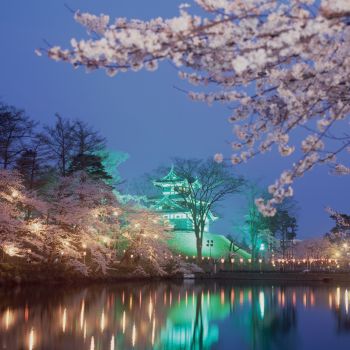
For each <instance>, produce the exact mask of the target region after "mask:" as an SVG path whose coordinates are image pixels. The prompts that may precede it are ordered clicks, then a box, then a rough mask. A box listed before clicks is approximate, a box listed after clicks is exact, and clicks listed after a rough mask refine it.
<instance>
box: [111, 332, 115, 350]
mask: <svg viewBox="0 0 350 350" xmlns="http://www.w3.org/2000/svg"><path fill="white" fill-rule="evenodd" d="M114 342H115V341H114V335H112V338H111V350H114Z"/></svg>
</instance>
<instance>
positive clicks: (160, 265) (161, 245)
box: [122, 207, 176, 276]
mask: <svg viewBox="0 0 350 350" xmlns="http://www.w3.org/2000/svg"><path fill="white" fill-rule="evenodd" d="M167 230H169V227H168V225H167V224H166V223H165V222H164V221H163V220H162V218H161V217H159V215H157V214H156V213H154V212H152V211H150V210H148V209H144V208H136V207H132V208H128V209H126V222H125V225H124V227H123V229H122V237H123V238H124V239H126V241H127V249H126V251H125V254H124V255H123V258H122V263H124V264H127V265H131V266H133V267H134V269H135V273H137V274H138V275H142V276H148V275H153V276H164V275H166V274H167V273H168V272H167V271H166V268H167V266H168V265H169V264H171V262H172V261H173V260H176V259H175V258H174V257H173V255H172V253H171V252H170V250H169V248H168V246H167V242H166V240H167V238H168V234H167Z"/></svg>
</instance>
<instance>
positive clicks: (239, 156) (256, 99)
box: [44, 0, 350, 215]
mask: <svg viewBox="0 0 350 350" xmlns="http://www.w3.org/2000/svg"><path fill="white" fill-rule="evenodd" d="M195 2H196V4H197V5H199V6H200V7H201V8H202V10H204V11H206V13H207V15H206V16H199V15H195V14H193V12H194V11H192V8H191V7H190V6H189V5H188V4H184V5H182V6H181V7H180V14H179V15H178V16H177V17H174V18H171V19H163V18H156V19H153V20H150V21H141V20H127V19H125V18H118V19H116V20H115V21H114V22H110V20H109V18H108V16H105V15H101V16H94V15H91V14H88V13H77V14H76V20H77V21H78V22H79V23H81V24H82V25H84V26H86V28H87V30H88V32H90V33H91V32H93V33H94V34H97V35H98V37H97V38H96V37H95V36H94V37H93V36H91V37H90V38H89V39H88V40H76V39H72V41H71V44H72V48H71V49H68V50H67V49H62V48H60V47H52V48H49V49H48V50H46V51H47V54H48V56H49V57H50V58H52V59H54V60H60V61H66V62H68V63H70V64H72V65H73V66H75V67H79V66H85V67H86V69H87V70H89V71H90V70H93V69H99V68H102V69H105V70H106V72H107V74H108V75H110V76H114V75H115V74H116V73H118V72H124V71H128V70H134V71H137V70H139V69H141V68H143V67H145V68H146V69H148V70H155V69H156V68H157V66H158V62H159V61H163V60H165V59H168V60H170V61H172V62H173V64H174V65H175V66H176V67H179V69H181V68H183V71H181V72H180V77H181V78H182V79H186V80H188V81H189V83H191V84H193V85H195V86H198V85H201V86H205V87H207V86H212V90H211V91H210V92H200V91H199V92H198V91H191V92H189V96H190V98H192V99H193V100H195V101H204V102H207V103H208V104H212V103H213V102H221V103H227V104H228V105H229V106H230V107H231V108H232V110H233V113H232V115H231V116H230V117H229V121H230V123H233V124H234V128H233V133H234V136H233V137H234V141H233V143H232V147H233V155H232V156H231V161H232V163H233V164H239V163H242V162H246V161H248V160H250V159H252V158H254V157H255V156H256V155H258V154H261V153H264V152H267V151H270V150H271V149H273V148H274V147H273V146H276V148H277V149H278V151H279V153H280V155H281V156H283V157H288V156H291V155H292V154H295V151H296V150H300V151H301V154H302V158H301V159H300V160H299V161H297V162H296V163H294V164H293V166H292V167H291V169H290V170H289V174H290V175H289V176H288V186H287V187H286V184H285V183H284V180H283V179H282V176H281V178H280V179H279V180H277V182H276V184H274V185H273V186H272V187H271V188H270V190H271V191H270V193H271V195H272V199H271V200H269V201H268V202H267V203H265V202H264V201H263V200H261V199H259V200H257V204H258V205H259V208H260V209H261V210H262V212H264V213H265V214H266V215H273V213H274V206H275V204H276V203H279V202H280V201H281V200H283V198H286V197H288V196H290V195H291V194H292V189H291V187H290V186H291V184H292V182H293V181H294V179H295V178H297V177H300V176H302V175H303V174H304V173H305V172H306V171H309V170H310V169H312V168H313V167H314V166H315V165H316V164H322V163H328V162H333V163H334V162H335V161H336V157H337V155H338V153H340V152H342V151H343V150H344V149H346V147H347V146H348V145H349V144H350V137H349V134H348V133H347V132H346V130H345V135H344V133H343V132H342V133H340V132H339V129H343V130H342V131H344V128H343V127H340V126H339V125H341V126H344V127H345V128H348V127H349V124H348V118H349V112H350V103H349V102H350V94H349V86H350V57H349V50H350V26H349V23H348V18H349V15H350V2H349V1H347V0H332V1H330V0H321V1H320V2H316V1H314V0H290V1H287V2H281V1H277V0H272V1H271V0H247V1H237V0H215V1H214V0H196V1H195ZM202 12H203V11H202ZM44 51H45V50H44ZM206 90H207V89H206ZM297 130H300V132H305V133H306V135H305V137H304V139H303V140H302V141H301V143H300V144H297V143H294V144H293V142H292V138H291V137H290V136H291V134H292V133H293V132H294V131H297ZM215 159H216V160H217V161H219V162H221V161H223V159H224V157H223V155H221V154H220V153H218V154H217V155H216V156H215ZM337 167H338V169H340V170H344V169H347V167H346V166H345V165H343V164H338V165H337ZM339 173H340V172H339ZM343 173H348V172H346V171H343ZM272 189H274V191H272Z"/></svg>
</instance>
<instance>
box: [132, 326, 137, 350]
mask: <svg viewBox="0 0 350 350" xmlns="http://www.w3.org/2000/svg"><path fill="white" fill-rule="evenodd" d="M135 343H136V326H135V323H134V324H133V326H132V346H133V347H134V346H135Z"/></svg>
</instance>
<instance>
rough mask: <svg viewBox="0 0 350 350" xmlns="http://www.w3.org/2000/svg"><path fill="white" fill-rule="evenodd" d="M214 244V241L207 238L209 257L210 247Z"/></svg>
mask: <svg viewBox="0 0 350 350" xmlns="http://www.w3.org/2000/svg"><path fill="white" fill-rule="evenodd" d="M213 246H214V241H213V240H212V239H207V247H209V256H210V258H211V247H213Z"/></svg>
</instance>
